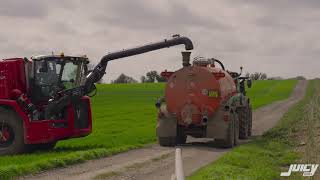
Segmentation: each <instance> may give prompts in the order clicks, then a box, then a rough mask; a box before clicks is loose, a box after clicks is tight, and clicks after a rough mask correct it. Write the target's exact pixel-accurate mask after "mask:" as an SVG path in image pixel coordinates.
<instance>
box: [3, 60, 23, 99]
mask: <svg viewBox="0 0 320 180" xmlns="http://www.w3.org/2000/svg"><path fill="white" fill-rule="evenodd" d="M25 74H26V72H25V62H24V60H23V59H21V58H14V59H6V60H4V61H0V99H10V93H11V91H12V90H13V89H19V90H20V91H22V92H24V93H26V91H27V79H26V75H25Z"/></svg>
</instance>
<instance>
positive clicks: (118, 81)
mask: <svg viewBox="0 0 320 180" xmlns="http://www.w3.org/2000/svg"><path fill="white" fill-rule="evenodd" d="M137 82H138V81H137V80H135V79H133V78H132V77H130V76H127V75H125V74H123V73H122V74H120V76H119V77H118V78H117V79H115V80H113V81H111V83H112V84H121V83H137Z"/></svg>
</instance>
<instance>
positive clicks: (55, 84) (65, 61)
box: [34, 57, 88, 97]
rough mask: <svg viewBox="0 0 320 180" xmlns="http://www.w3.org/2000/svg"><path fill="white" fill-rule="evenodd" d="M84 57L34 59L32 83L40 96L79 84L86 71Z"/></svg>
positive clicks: (49, 94)
mask: <svg viewBox="0 0 320 180" xmlns="http://www.w3.org/2000/svg"><path fill="white" fill-rule="evenodd" d="M87 62H88V60H87V59H86V58H75V57H47V58H42V59H37V60H35V61H34V63H35V67H34V84H35V88H36V89H38V91H39V93H41V94H42V96H45V97H50V96H52V95H53V94H54V93H56V92H58V91H61V90H65V89H70V88H74V87H78V86H80V85H81V84H82V83H83V81H84V78H85V75H86V73H87Z"/></svg>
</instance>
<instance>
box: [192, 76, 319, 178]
mask: <svg viewBox="0 0 320 180" xmlns="http://www.w3.org/2000/svg"><path fill="white" fill-rule="evenodd" d="M319 86H320V82H319V81H315V80H313V81H310V82H309V84H308V88H307V92H306V95H305V97H304V99H303V100H301V101H299V102H298V103H297V104H296V105H295V106H293V107H292V108H290V109H289V111H288V112H287V113H286V114H285V115H284V116H283V118H282V119H281V121H280V122H279V123H278V124H277V126H276V127H274V128H272V129H271V130H269V131H268V132H267V133H265V134H264V135H263V136H262V137H258V138H257V139H255V140H253V141H251V142H249V143H248V144H244V145H242V146H239V147H237V148H235V149H233V150H232V151H230V152H228V153H227V154H225V155H224V156H222V157H221V158H220V159H218V160H217V161H215V162H214V163H212V164H210V165H208V166H206V167H204V168H201V169H200V170H199V171H197V172H195V173H194V174H193V175H191V176H190V177H189V178H188V179H190V180H199V179H206V180H207V179H208V180H210V179H212V180H214V179H219V180H220V179H280V172H281V171H287V170H288V166H289V165H290V164H291V163H294V162H296V161H297V160H298V159H299V158H300V157H301V153H299V152H297V151H296V150H295V148H296V147H297V146H299V143H298V141H297V138H299V137H294V136H292V135H293V134H294V133H296V132H297V131H299V130H300V129H301V128H300V127H301V126H300V125H301V122H302V121H303V119H304V116H305V109H306V108H307V106H308V104H309V103H310V101H311V100H312V99H313V98H314V95H315V94H317V93H315V92H316V88H317V87H319ZM296 177H297V176H296V175H294V176H292V177H291V178H296Z"/></svg>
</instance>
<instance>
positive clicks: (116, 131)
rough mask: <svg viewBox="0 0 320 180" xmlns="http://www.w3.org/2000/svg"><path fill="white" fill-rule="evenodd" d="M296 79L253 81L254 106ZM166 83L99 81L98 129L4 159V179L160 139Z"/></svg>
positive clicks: (281, 95)
mask: <svg viewBox="0 0 320 180" xmlns="http://www.w3.org/2000/svg"><path fill="white" fill-rule="evenodd" d="M296 82H297V81H295V80H285V81H276V80H273V81H254V82H253V87H252V89H250V90H249V92H248V95H249V96H250V97H251V98H252V104H253V107H254V108H258V107H260V106H263V105H266V104H269V103H272V102H274V101H277V100H281V99H286V98H287V97H288V96H289V94H290V92H291V91H292V89H293V87H294V86H295V84H296ZM163 88H164V84H157V83H156V84H153V83H151V84H112V85H98V95H97V96H95V97H94V98H93V100H92V108H93V133H92V134H91V135H90V136H88V137H85V138H80V139H71V140H66V141H61V142H59V143H58V145H57V147H56V148H55V150H53V151H50V152H36V153H32V154H25V155H16V156H5V157H0V179H8V178H10V177H14V176H17V175H22V174H28V173H34V172H38V171H40V170H44V169H50V168H53V167H61V166H66V165H69V164H74V163H79V162H83V161H85V160H88V159H94V158H99V157H104V156H108V155H111V154H114V153H118V152H122V151H126V150H129V149H133V148H137V147H142V146H144V145H145V144H149V143H154V142H155V141H156V136H155V125H156V108H155V107H154V103H155V101H156V99H157V98H158V97H160V96H162V94H163Z"/></svg>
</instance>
